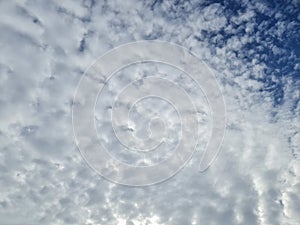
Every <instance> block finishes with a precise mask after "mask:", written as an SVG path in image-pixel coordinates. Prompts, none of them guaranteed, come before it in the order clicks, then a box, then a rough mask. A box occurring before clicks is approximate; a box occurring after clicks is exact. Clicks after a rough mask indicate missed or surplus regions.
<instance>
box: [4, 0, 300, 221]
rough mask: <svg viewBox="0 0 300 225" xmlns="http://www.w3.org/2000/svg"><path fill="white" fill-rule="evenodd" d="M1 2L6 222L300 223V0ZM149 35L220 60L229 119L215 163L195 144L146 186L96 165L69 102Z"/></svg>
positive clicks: (214, 63)
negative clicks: (94, 73)
mask: <svg viewBox="0 0 300 225" xmlns="http://www.w3.org/2000/svg"><path fill="white" fill-rule="evenodd" d="M0 11H1V13H0V46H1V53H0V171H1V173H0V224H5V225H6V224H8V225H9V224H105V225H110V224H111V225H115V224H116V225H122V224H124V225H140V224H141V225H146V224H147V225H158V224H159V225H162V224H163V225H182V224H194V225H196V224H197V225H198V224H212V225H213V224H216V225H218V224H249V225H254V224H261V225H277V224H278V225H283V224H284V225H297V224H299V223H300V213H299V212H300V158H299V157H300V3H299V1H297V0H289V1H279V0H278V1H271V0H265V1H260V0H249V1H248V0H242V1H231V0H228V1H216V0H211V1H205V0H198V1H197V0H191V1H178V0H176V1H175V0H174V1H166V0H151V1H138V0H129V1H122V0H113V1H105V0H103V1H102V0H100V1H96V0H82V1H80V0H76V1H73V0H65V1H58V0H53V1H37V0H21V1H0ZM141 40H161V41H168V42H172V43H176V44H178V45H182V46H184V47H185V48H187V49H189V50H191V51H192V52H193V53H194V54H196V55H197V56H198V57H199V58H200V59H202V60H203V61H205V62H206V63H207V64H208V65H209V66H210V68H211V69H212V70H213V72H214V74H215V75H216V78H217V80H218V82H219V83H220V87H221V90H222V92H223V95H224V98H225V102H226V109H227V129H226V133H225V137H224V142H223V145H222V151H221V152H220V154H219V155H218V158H217V160H216V161H215V162H214V164H213V165H212V166H211V167H210V168H209V169H208V170H207V171H205V173H199V171H198V165H199V161H200V159H201V154H200V153H201V151H198V152H196V153H195V155H194V157H193V158H192V159H191V161H190V162H189V163H188V165H187V166H186V167H185V168H184V169H183V170H182V171H180V172H179V173H178V174H177V175H176V176H174V177H173V178H171V179H169V180H167V181H165V182H163V183H160V184H156V185H152V186H148V187H139V188H135V187H127V186H122V185H117V184H114V183H111V182H109V181H107V180H106V179H103V178H102V177H101V176H99V175H97V173H96V172H95V171H93V170H92V169H91V168H90V167H89V166H88V165H87V163H86V162H85V161H84V159H83V158H82V157H81V155H80V152H79V151H78V148H77V146H76V143H75V140H74V136H73V129H72V104H73V96H74V91H75V89H76V87H77V84H78V82H79V80H80V78H81V76H82V74H83V73H84V71H85V70H86V68H87V67H88V66H90V65H91V63H92V62H94V61H95V60H96V59H97V58H98V57H99V56H101V55H103V54H104V53H105V52H107V51H108V50H110V49H112V48H114V47H117V46H119V45H121V44H125V43H128V42H133V41H141ZM182 82H184V81H182ZM187 83H188V82H187ZM112 87H113V86H112ZM200 104H201V103H200ZM203 107H206V106H205V104H204V103H203ZM204 111H205V110H204ZM203 115H205V113H204V114H203ZM204 128H206V125H205V124H204V125H203V129H204ZM204 133H205V132H204Z"/></svg>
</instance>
